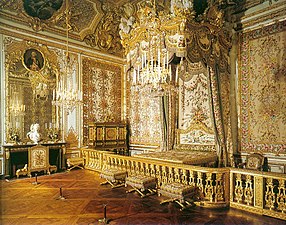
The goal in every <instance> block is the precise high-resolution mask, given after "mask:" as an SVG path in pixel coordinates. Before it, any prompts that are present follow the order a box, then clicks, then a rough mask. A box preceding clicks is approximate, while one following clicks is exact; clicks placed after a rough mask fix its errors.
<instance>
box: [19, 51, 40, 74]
mask: <svg viewBox="0 0 286 225" xmlns="http://www.w3.org/2000/svg"><path fill="white" fill-rule="evenodd" d="M23 66H24V67H25V68H26V69H27V70H29V71H34V72H40V71H41V70H42V69H43V68H44V67H45V57H44V54H43V53H42V52H41V51H39V50H38V49H36V48H29V49H27V50H26V51H25V52H24V55H23Z"/></svg>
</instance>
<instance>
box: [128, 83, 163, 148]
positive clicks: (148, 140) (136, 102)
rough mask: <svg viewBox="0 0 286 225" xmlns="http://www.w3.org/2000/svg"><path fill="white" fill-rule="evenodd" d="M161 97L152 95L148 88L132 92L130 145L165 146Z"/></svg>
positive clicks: (132, 90)
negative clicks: (163, 142)
mask: <svg viewBox="0 0 286 225" xmlns="http://www.w3.org/2000/svg"><path fill="white" fill-rule="evenodd" d="M160 101H161V99H160V97H154V96H152V95H151V94H150V92H149V90H148V88H146V87H145V88H141V89H139V90H135V89H133V88H131V92H130V117H129V121H130V143H131V144H140V145H155V146H163V144H162V141H163V137H162V135H163V134H162V126H161V113H160V112H161V111H162V109H161V106H160Z"/></svg>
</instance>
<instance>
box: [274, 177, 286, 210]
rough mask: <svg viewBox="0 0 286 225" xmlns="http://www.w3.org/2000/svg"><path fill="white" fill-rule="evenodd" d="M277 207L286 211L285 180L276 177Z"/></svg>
mask: <svg viewBox="0 0 286 225" xmlns="http://www.w3.org/2000/svg"><path fill="white" fill-rule="evenodd" d="M278 182H279V186H278V194H277V199H276V201H277V209H278V210H279V211H281V212H282V213H286V188H285V180H282V179H278Z"/></svg>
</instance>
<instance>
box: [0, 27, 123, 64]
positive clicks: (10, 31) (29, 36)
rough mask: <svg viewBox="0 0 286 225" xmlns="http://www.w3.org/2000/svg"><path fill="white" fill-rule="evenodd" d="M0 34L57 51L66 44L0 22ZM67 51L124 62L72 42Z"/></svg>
mask: <svg viewBox="0 0 286 225" xmlns="http://www.w3.org/2000/svg"><path fill="white" fill-rule="evenodd" d="M0 33H1V34H3V35H7V36H11V37H14V38H20V39H24V40H29V41H32V42H37V43H39V44H45V45H48V46H52V47H55V48H59V49H63V48H65V44H66V43H65V42H64V40H62V39H60V37H59V38H57V37H55V36H53V37H52V36H50V35H46V34H44V33H37V36H35V32H33V31H31V30H26V29H23V28H19V27H14V26H12V25H8V24H5V23H1V22H0ZM69 49H70V51H73V52H77V53H81V54H84V55H86V56H90V57H96V58H97V59H101V60H107V61H110V62H113V63H115V64H120V65H124V64H125V61H126V60H125V59H123V58H120V57H116V56H114V55H109V54H107V53H106V54H104V53H102V52H101V51H99V50H95V49H93V48H91V47H89V46H86V45H83V44H78V43H75V42H72V43H71V42H70V46H69Z"/></svg>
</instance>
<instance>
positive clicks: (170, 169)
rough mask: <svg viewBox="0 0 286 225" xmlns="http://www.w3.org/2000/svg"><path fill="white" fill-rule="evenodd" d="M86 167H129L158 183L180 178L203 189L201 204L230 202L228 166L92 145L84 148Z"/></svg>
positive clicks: (125, 168) (129, 169)
mask: <svg viewBox="0 0 286 225" xmlns="http://www.w3.org/2000/svg"><path fill="white" fill-rule="evenodd" d="M82 155H83V158H84V159H85V164H86V165H85V167H86V168H87V169H91V170H96V171H101V170H102V169H103V168H116V169H118V170H126V171H127V172H128V174H129V175H131V174H132V175H135V174H136V175H137V174H141V175H147V176H151V177H156V179H157V183H158V186H159V187H160V186H161V185H162V184H165V183H171V182H177V183H183V184H189V185H191V186H196V187H198V188H199V190H200V191H201V197H202V199H201V201H200V203H199V204H200V205H201V206H206V207H222V206H223V207H225V206H227V205H228V202H227V201H226V200H228V199H229V198H228V196H227V195H228V192H227V191H226V190H228V189H229V188H227V189H226V190H224V187H227V186H228V184H227V183H225V178H226V177H228V176H229V175H228V169H225V168H224V169H222V168H219V169H218V168H216V169H215V168H203V167H199V166H191V165H185V164H174V163H168V162H163V161H158V160H151V159H148V160H147V159H140V158H137V157H130V156H122V155H117V154H111V153H109V152H104V151H96V150H93V149H82Z"/></svg>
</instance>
